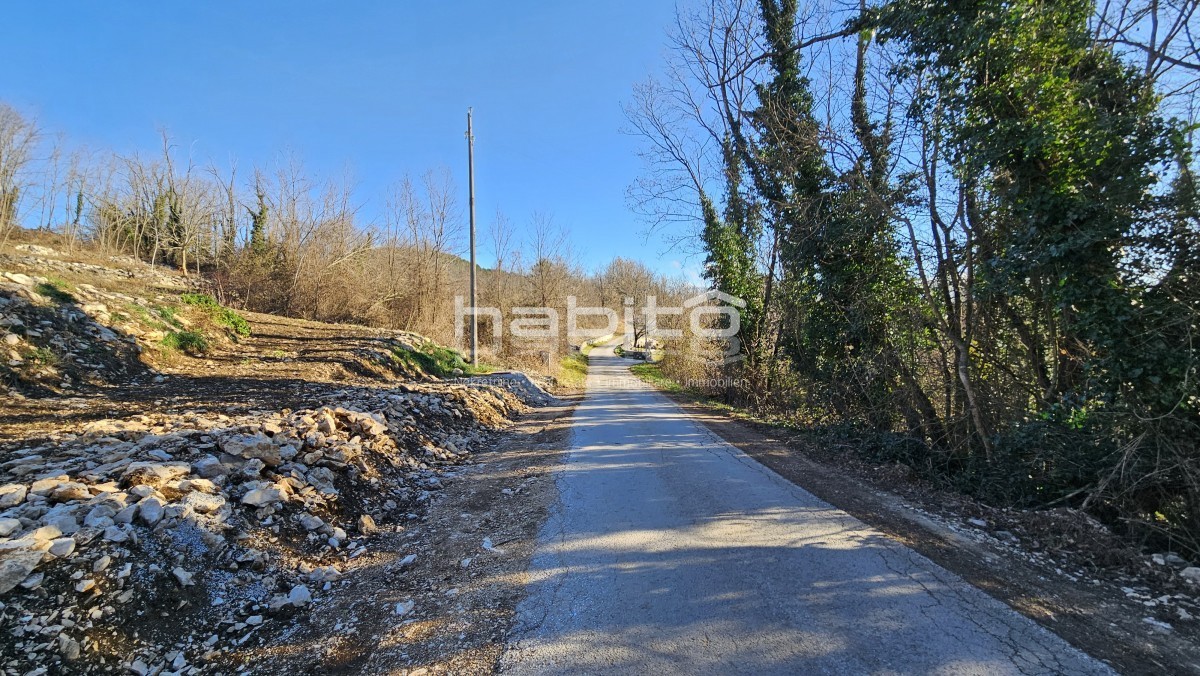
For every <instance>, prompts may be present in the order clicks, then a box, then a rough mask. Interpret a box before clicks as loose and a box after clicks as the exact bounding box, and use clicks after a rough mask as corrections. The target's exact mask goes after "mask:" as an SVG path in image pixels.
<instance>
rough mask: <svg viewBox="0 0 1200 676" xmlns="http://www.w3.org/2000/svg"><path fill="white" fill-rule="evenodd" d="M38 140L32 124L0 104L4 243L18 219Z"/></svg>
mask: <svg viewBox="0 0 1200 676" xmlns="http://www.w3.org/2000/svg"><path fill="white" fill-rule="evenodd" d="M40 139H41V132H40V130H39V128H38V125H37V123H36V122H34V121H32V120H29V119H26V118H25V117H24V116H22V115H21V114H20V113H19V112H17V111H16V110H15V109H13V108H12V107H10V106H8V105H5V104H3V103H0V235H3V238H4V239H7V238H8V235H9V234H10V232H11V229H12V228H14V227H16V225H17V222H18V220H19V218H20V215H21V212H20V209H21V199H22V197H23V196H24V193H25V191H26V190H27V188H28V187H29V186H30V184H31V182H32V178H31V176H29V169H30V166H31V163H32V161H33V159H34V157H33V153H34V151H35V149H36V147H37V144H38V142H39V140H40Z"/></svg>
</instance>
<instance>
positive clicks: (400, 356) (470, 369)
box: [392, 343, 487, 378]
mask: <svg viewBox="0 0 1200 676" xmlns="http://www.w3.org/2000/svg"><path fill="white" fill-rule="evenodd" d="M392 354H393V355H394V356H395V358H396V360H397V361H400V362H402V363H404V364H407V365H409V366H410V367H412V368H414V369H416V370H418V371H421V372H422V373H428V374H430V375H434V376H437V377H439V378H448V377H451V376H453V375H454V370H455V369H459V370H461V371H462V373H463V375H476V374H479V373H485V372H486V371H487V369H486V368H483V367H474V366H471V365H470V364H469V363H467V361H466V360H465V359H464V358H463V356H462V354H461V353H460V352H459V351H458V350H454V349H451V348H448V347H442V346H441V345H437V344H435V343H426V344H424V345H422V346H421V347H420V348H418V349H416V350H406V349H404V348H402V347H395V348H393V350H392Z"/></svg>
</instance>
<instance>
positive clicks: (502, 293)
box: [0, 104, 695, 374]
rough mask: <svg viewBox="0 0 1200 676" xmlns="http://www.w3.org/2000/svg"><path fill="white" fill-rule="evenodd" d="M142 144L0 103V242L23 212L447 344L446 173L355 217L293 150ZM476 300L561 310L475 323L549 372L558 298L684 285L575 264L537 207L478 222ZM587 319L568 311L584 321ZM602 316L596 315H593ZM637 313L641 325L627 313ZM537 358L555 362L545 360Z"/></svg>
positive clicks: (220, 291)
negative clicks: (81, 136) (85, 142)
mask: <svg viewBox="0 0 1200 676" xmlns="http://www.w3.org/2000/svg"><path fill="white" fill-rule="evenodd" d="M160 137H161V143H160V147H159V150H158V152H157V153H154V154H152V155H149V156H147V155H140V154H133V155H119V154H114V153H109V152H101V151H90V152H89V151H87V150H70V148H71V146H70V145H69V143H68V142H67V141H66V140H64V139H62V138H59V137H55V136H53V135H50V134H48V133H47V132H45V131H44V130H42V129H41V128H40V127H39V126H38V125H37V123H36V122H35V121H33V120H32V119H30V118H29V117H28V116H25V115H22V114H21V113H20V112H18V111H16V110H15V109H13V108H12V107H9V106H5V105H3V104H0V207H3V212H2V213H0V241H3V240H5V239H6V238H8V237H10V236H11V235H12V234H13V233H14V232H16V231H17V229H18V228H19V227H21V226H22V225H23V226H25V227H37V228H39V229H44V230H50V231H53V232H55V233H58V234H59V235H60V236H61V237H62V238H63V239H64V240H65V244H66V245H67V247H68V248H70V247H88V248H94V249H96V250H98V251H100V252H104V253H108V254H114V253H122V254H128V255H131V256H135V257H137V258H140V259H143V260H146V261H148V262H151V263H159V264H165V265H171V266H173V267H176V268H178V269H180V270H183V271H184V272H185V273H186V274H192V275H203V276H204V277H205V278H206V279H208V280H209V281H210V282H211V283H212V284H213V286H214V291H215V292H216V294H217V295H218V296H219V297H220V300H221V301H222V302H223V303H226V304H229V305H233V306H236V307H240V308H245V309H249V310H253V311H258V312H265V313H273V314H280V315H285V316H291V317H300V318H304V319H313V320H318V321H326V322H346V323H357V324H366V325H370V326H379V327H386V328H392V329H402V330H406V331H415V332H418V333H421V334H423V335H425V336H428V337H429V338H431V339H433V340H435V341H437V342H439V343H441V344H444V345H456V344H459V341H458V340H457V339H456V336H455V326H454V318H455V315H454V311H453V310H454V307H455V305H454V298H455V296H456V295H457V296H465V295H466V291H467V276H468V273H469V264H468V263H467V261H465V260H463V258H462V255H463V254H464V253H465V248H466V223H465V220H466V219H465V214H464V210H463V208H462V201H463V200H462V195H463V191H462V190H460V189H459V188H458V187H457V186H456V185H455V183H454V181H453V179H452V177H451V175H450V173H449V171H448V170H445V169H441V170H429V171H426V172H423V173H421V174H420V175H419V176H405V177H404V178H402V179H401V180H399V181H397V182H396V183H395V184H393V185H392V186H391V187H390V189H389V191H388V194H387V195H386V196H383V199H381V200H380V203H382V204H384V208H383V209H382V212H381V215H378V216H375V217H373V218H364V217H363V216H362V215H361V214H360V213H359V211H360V209H359V205H361V204H362V202H363V197H362V196H360V195H356V194H355V191H354V188H353V185H352V182H351V181H350V179H348V178H334V179H321V178H318V177H315V176H314V175H313V174H312V173H311V172H310V171H309V170H307V169H306V168H305V167H304V166H303V164H302V163H301V162H300V161H299V160H297V159H296V158H295V157H293V156H290V155H283V156H281V157H280V159H279V160H278V161H277V162H275V163H274V165H272V166H270V167H261V168H259V167H256V168H253V169H252V170H251V171H249V172H239V171H238V169H237V167H236V165H231V166H230V167H228V168H221V167H217V166H212V165H208V166H201V165H199V164H197V163H196V161H195V160H194V159H193V158H191V157H187V156H184V153H183V152H181V150H180V147H179V144H178V143H176V142H174V141H173V140H172V139H171V137H170V136H169V135H167V133H166V132H162V133H161V134H160ZM479 250H480V252H481V254H482V255H488V256H490V257H492V258H493V259H494V260H495V264H494V265H493V267H492V268H490V269H483V270H481V271H480V279H479V287H478V288H479V294H480V296H479V304H480V305H481V306H487V307H493V308H497V309H499V310H500V313H501V317H502V318H503V321H505V322H508V321H510V320H511V319H512V318H513V309H514V308H521V307H547V308H550V309H552V310H554V311H556V312H557V313H558V317H559V336H558V338H557V339H555V340H542V339H521V338H520V337H516V336H513V335H511V333H508V332H506V334H505V335H504V336H503V342H502V349H501V350H500V351H499V352H497V351H494V350H492V349H491V347H492V345H493V342H492V341H493V337H494V331H495V330H496V329H497V328H498V327H496V326H494V325H493V323H492V322H490V321H489V320H487V319H486V315H485V316H484V318H483V319H481V321H480V331H481V337H480V338H481V339H480V345H481V349H482V351H483V359H484V360H485V361H488V362H491V363H498V364H504V365H506V366H519V367H523V368H527V369H529V370H535V371H546V370H547V357H546V353H547V352H549V353H551V354H554V355H558V356H562V355H564V354H567V353H568V351H569V349H570V346H571V341H570V339H569V336H568V335H567V326H566V316H567V305H568V300H567V298H568V296H575V297H576V304H577V305H578V306H594V305H602V306H604V307H609V308H620V307H621V304H622V298H623V297H624V296H631V297H635V298H639V299H641V301H639V307H640V305H641V303H642V302H644V299H645V296H646V295H647V294H649V293H655V294H657V295H658V296H659V297H660V298H680V297H683V296H684V294H687V295H691V294H692V293H694V292H695V291H694V289H691V288H690V287H689V286H688V285H686V284H683V283H681V282H678V281H669V280H667V279H665V278H664V277H662V276H661V275H658V274H656V273H654V272H653V271H651V270H650V269H649V268H647V267H646V266H645V265H644V264H642V263H640V262H637V261H634V260H630V259H625V258H616V259H614V260H613V261H611V262H609V263H608V264H607V265H606V266H604V267H602V268H599V269H596V270H584V269H583V268H582V266H580V265H579V263H578V257H577V255H576V253H575V251H574V248H573V246H572V241H571V239H570V237H569V233H568V230H567V228H566V227H565V226H564V225H563V224H560V223H558V222H556V221H555V219H554V218H553V217H552V216H550V215H549V214H545V213H534V214H532V215H531V216H530V218H529V219H528V222H527V223H522V224H518V223H515V222H514V221H513V220H511V219H510V218H508V217H507V216H506V215H505V214H503V213H496V214H495V215H494V216H493V217H492V218H491V219H481V226H480V232H479ZM596 323H597V322H595V321H593V322H590V323H588V322H587V320H584V321H583V322H581V324H582V325H583V326H582V328H590V327H591V326H592V324H596ZM601 323H602V322H601ZM637 324H638V326H644V323H641V322H637ZM549 363H550V366H549V368H548V370H549V372H550V373H551V374H557V368H558V367H557V360H556V359H550V360H549Z"/></svg>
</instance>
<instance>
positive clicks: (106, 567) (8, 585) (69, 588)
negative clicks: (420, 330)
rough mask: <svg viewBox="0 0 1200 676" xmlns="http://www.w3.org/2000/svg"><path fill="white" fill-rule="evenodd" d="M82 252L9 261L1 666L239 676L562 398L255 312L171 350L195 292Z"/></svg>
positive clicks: (511, 379) (2, 288)
mask: <svg viewBox="0 0 1200 676" xmlns="http://www.w3.org/2000/svg"><path fill="white" fill-rule="evenodd" d="M69 258H70V257H68V256H66V255H64V254H62V253H61V252H58V251H55V250H52V249H47V248H44V247H35V248H33V249H30V248H29V247H28V246H26V247H25V248H24V249H16V250H14V251H13V252H11V253H7V254H5V253H2V252H0V337H2V338H3V339H4V350H5V352H6V355H5V356H6V357H7V359H5V361H4V364H6V368H7V371H6V372H5V374H4V377H3V378H2V379H0V397H2V398H3V401H4V404H5V406H4V412H0V427H4V428H5V429H4V430H3V434H0V439H6V440H7V441H6V442H4V443H3V444H2V445H0V668H2V669H4V671H5V673H10V674H40V673H86V672H116V673H138V674H148V673H154V674H167V673H178V674H195V673H210V672H222V671H229V670H237V669H239V668H240V667H239V661H240V660H241V659H242V658H241V657H240V656H241V655H243V654H245V653H246V651H247V650H248V649H250V648H251V647H253V646H256V645H264V644H268V643H271V642H272V641H275V642H277V641H279V640H280V638H281V637H286V636H287V635H288V632H290V631H294V630H295V626H296V622H297V621H300V620H302V618H303V616H304V615H305V614H306V613H309V612H311V607H312V604H313V603H314V602H315V601H316V602H319V601H320V599H321V597H322V596H323V595H335V594H337V593H338V590H339V589H341V588H343V586H344V585H346V584H348V583H349V582H350V580H349V579H348V576H350V575H352V574H353V570H354V562H355V561H356V560H360V559H363V558H369V556H370V555H371V553H372V548H373V546H374V545H375V544H376V543H377V542H379V541H380V539H381V538H385V537H386V536H388V535H389V534H394V533H397V532H401V531H404V530H406V529H412V530H419V529H420V528H421V523H422V521H423V519H424V515H425V512H426V511H427V507H428V505H430V504H431V503H433V502H435V501H436V500H437V495H438V493H439V492H440V491H441V490H442V488H443V486H444V482H446V481H450V480H453V478H454V477H455V476H456V475H457V472H458V471H459V470H458V469H457V468H458V467H459V466H462V465H468V464H471V463H472V462H473V454H474V453H475V452H477V451H479V450H480V449H486V448H487V447H489V446H490V445H492V444H493V443H495V442H496V440H497V438H498V436H499V435H500V434H501V433H502V430H503V429H504V428H505V427H506V426H507V425H508V423H509V422H510V421H511V420H512V419H513V418H515V417H516V416H518V415H520V414H521V413H522V412H524V411H526V410H528V407H529V406H541V405H545V404H548V403H552V402H553V398H552V397H550V396H549V395H547V394H546V393H545V392H544V391H542V390H541V389H540V388H539V387H538V386H537V384H536V383H533V382H531V381H529V380H528V379H527V378H524V377H523V376H520V375H497V376H492V377H488V378H478V379H454V380H452V381H441V380H438V379H436V378H432V377H422V374H420V373H411V372H410V371H406V367H405V366H404V365H403V363H401V362H396V361H394V360H393V361H389V360H388V355H389V354H391V353H393V352H394V351H395V350H397V349H410V348H411V347H412V346H413V344H414V343H415V342H416V341H418V340H419V339H420V338H419V337H414V336H413V334H401V333H398V332H379V331H374V330H368V329H361V328H358V327H333V326H327V325H316V324H313V323H311V322H308V323H302V322H294V321H293V320H280V319H279V318H265V319H262V320H260V319H259V317H258V316H254V315H250V325H251V334H250V337H246V338H245V339H242V340H238V339H236V338H233V337H232V336H231V337H229V338H230V339H227V340H222V341H220V342H217V343H216V348H215V349H214V350H211V351H209V352H207V353H206V354H203V355H200V356H199V357H189V356H187V355H184V354H173V355H165V356H164V354H163V352H162V349H161V344H162V340H163V336H164V335H166V334H167V333H169V332H172V331H183V330H191V329H193V328H194V327H199V326H201V325H202V324H203V318H200V319H197V318H195V317H194V316H193V317H189V316H188V315H187V314H186V312H185V311H184V310H186V308H181V307H179V306H178V304H177V303H175V304H172V301H173V300H174V299H177V298H178V292H179V291H180V290H186V289H190V288H192V287H194V285H195V282H193V281H191V280H182V279H181V278H179V277H178V276H175V275H173V274H171V273H169V272H164V271H161V270H158V269H154V268H149V266H140V267H139V266H138V265H137V264H135V263H133V262H130V261H117V263H120V264H121V265H122V266H124V267H111V266H108V265H104V264H97V263H90V262H89V263H83V262H72V261H71V260H69ZM64 259H65V260H64ZM119 270H125V271H126V272H124V273H122V272H119ZM58 274H64V275H73V276H72V277H69V278H66V279H64V278H62V277H59V276H57V275H58ZM130 280H134V281H138V282H139V283H141V284H143V285H142V286H137V287H136V292H134V293H128V292H127V291H126V290H124V289H125V288H126V287H124V286H122V285H127V284H130V283H131V282H130ZM139 280H140V281H139ZM136 308H141V311H139V310H137V309H136ZM267 322H271V323H270V324H267ZM265 325H269V326H270V327H271V330H270V331H269V332H264V333H270V334H271V337H270V338H261V337H255V334H254V329H255V328H256V327H258V328H262V327H263V326H265ZM204 326H205V328H206V329H211V328H212V327H211V326H208V325H204ZM280 327H283V328H280ZM289 340H290V341H292V342H291V343H287V342H286V341H289ZM255 341H259V342H258V343H256V342H255ZM281 346H288V347H291V349H290V350H286V351H285V350H284V349H283V347H281ZM281 352H282V353H283V354H280V353H281ZM331 354H333V355H336V357H337V358H336V359H332V360H331V359H330V358H329V355H331ZM250 375H253V376H254V377H253V379H251V378H250V377H248V376H250ZM298 383H299V384H298ZM289 406H290V408H288V407H289ZM64 410H65V414H64ZM400 568H403V566H400Z"/></svg>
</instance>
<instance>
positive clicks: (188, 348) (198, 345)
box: [162, 331, 209, 355]
mask: <svg viewBox="0 0 1200 676" xmlns="http://www.w3.org/2000/svg"><path fill="white" fill-rule="evenodd" d="M162 346H163V347H164V348H166V349H167V350H178V351H180V352H186V353H188V354H191V355H201V354H204V353H206V352H208V349H209V344H208V338H205V337H204V334H203V333H200V332H199V331H172V332H170V333H168V334H167V335H166V336H164V337H163V339H162Z"/></svg>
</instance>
